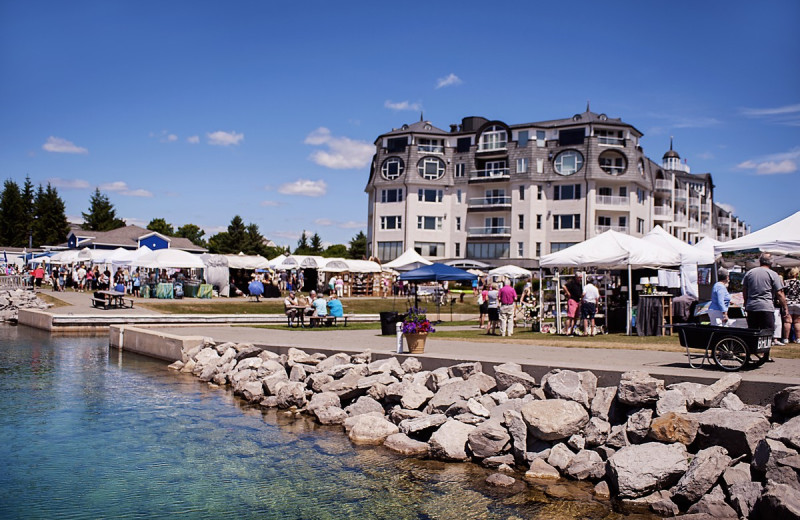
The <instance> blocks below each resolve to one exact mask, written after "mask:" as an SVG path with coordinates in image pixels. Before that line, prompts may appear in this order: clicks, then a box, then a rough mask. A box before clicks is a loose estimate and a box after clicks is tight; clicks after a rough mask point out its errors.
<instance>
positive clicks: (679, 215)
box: [672, 213, 686, 224]
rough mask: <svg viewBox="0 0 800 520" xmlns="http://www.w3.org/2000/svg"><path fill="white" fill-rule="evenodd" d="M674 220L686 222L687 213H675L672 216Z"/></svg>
mask: <svg viewBox="0 0 800 520" xmlns="http://www.w3.org/2000/svg"><path fill="white" fill-rule="evenodd" d="M672 220H673V221H674V222H677V223H680V224H685V223H686V215H684V214H683V213H675V215H674V216H673V217H672Z"/></svg>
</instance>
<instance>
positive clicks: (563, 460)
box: [547, 442, 575, 473]
mask: <svg viewBox="0 0 800 520" xmlns="http://www.w3.org/2000/svg"><path fill="white" fill-rule="evenodd" d="M574 458H575V453H574V452H573V451H572V450H570V449H569V447H567V445H566V444H564V443H563V442H559V443H558V444H556V445H555V446H553V447H552V448H551V449H550V453H549V454H548V455H547V463H548V464H550V465H551V466H553V467H554V468H558V470H559V471H561V472H562V473H563V472H564V471H566V469H567V468H568V467H569V465H570V464H571V463H572V459H574Z"/></svg>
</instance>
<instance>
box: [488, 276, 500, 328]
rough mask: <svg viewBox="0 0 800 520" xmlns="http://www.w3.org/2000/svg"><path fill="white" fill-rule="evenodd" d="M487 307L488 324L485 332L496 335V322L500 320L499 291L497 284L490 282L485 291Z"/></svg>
mask: <svg viewBox="0 0 800 520" xmlns="http://www.w3.org/2000/svg"><path fill="white" fill-rule="evenodd" d="M486 301H487V302H488V304H487V309H488V313H489V324H488V325H486V334H489V333H490V332H489V331H491V334H492V336H496V335H497V324H498V321H500V293H499V292H498V291H497V285H495V284H492V285H491V286H490V288H489V291H488V292H487V293H486Z"/></svg>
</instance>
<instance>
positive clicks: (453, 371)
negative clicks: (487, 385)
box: [447, 362, 483, 379]
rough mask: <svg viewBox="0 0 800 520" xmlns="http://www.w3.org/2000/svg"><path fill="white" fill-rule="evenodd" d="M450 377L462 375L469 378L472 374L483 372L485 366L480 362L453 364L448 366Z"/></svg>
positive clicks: (463, 377) (462, 377)
mask: <svg viewBox="0 0 800 520" xmlns="http://www.w3.org/2000/svg"><path fill="white" fill-rule="evenodd" d="M447 371H448V373H449V374H450V377H460V378H461V379H469V378H470V376H472V374H477V373H478V372H483V367H482V366H481V364H480V363H479V362H469V363H460V364H458V365H452V366H450V367H448V368H447Z"/></svg>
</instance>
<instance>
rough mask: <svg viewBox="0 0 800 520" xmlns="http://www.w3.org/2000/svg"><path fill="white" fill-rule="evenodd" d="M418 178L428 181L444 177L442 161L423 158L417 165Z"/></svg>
mask: <svg viewBox="0 0 800 520" xmlns="http://www.w3.org/2000/svg"><path fill="white" fill-rule="evenodd" d="M417 171H418V172H419V175H420V177H422V178H423V179H426V180H429V181H435V180H436V179H441V178H442V176H443V175H444V161H442V160H441V159H439V158H438V157H425V158H423V159H420V161H419V163H417Z"/></svg>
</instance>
